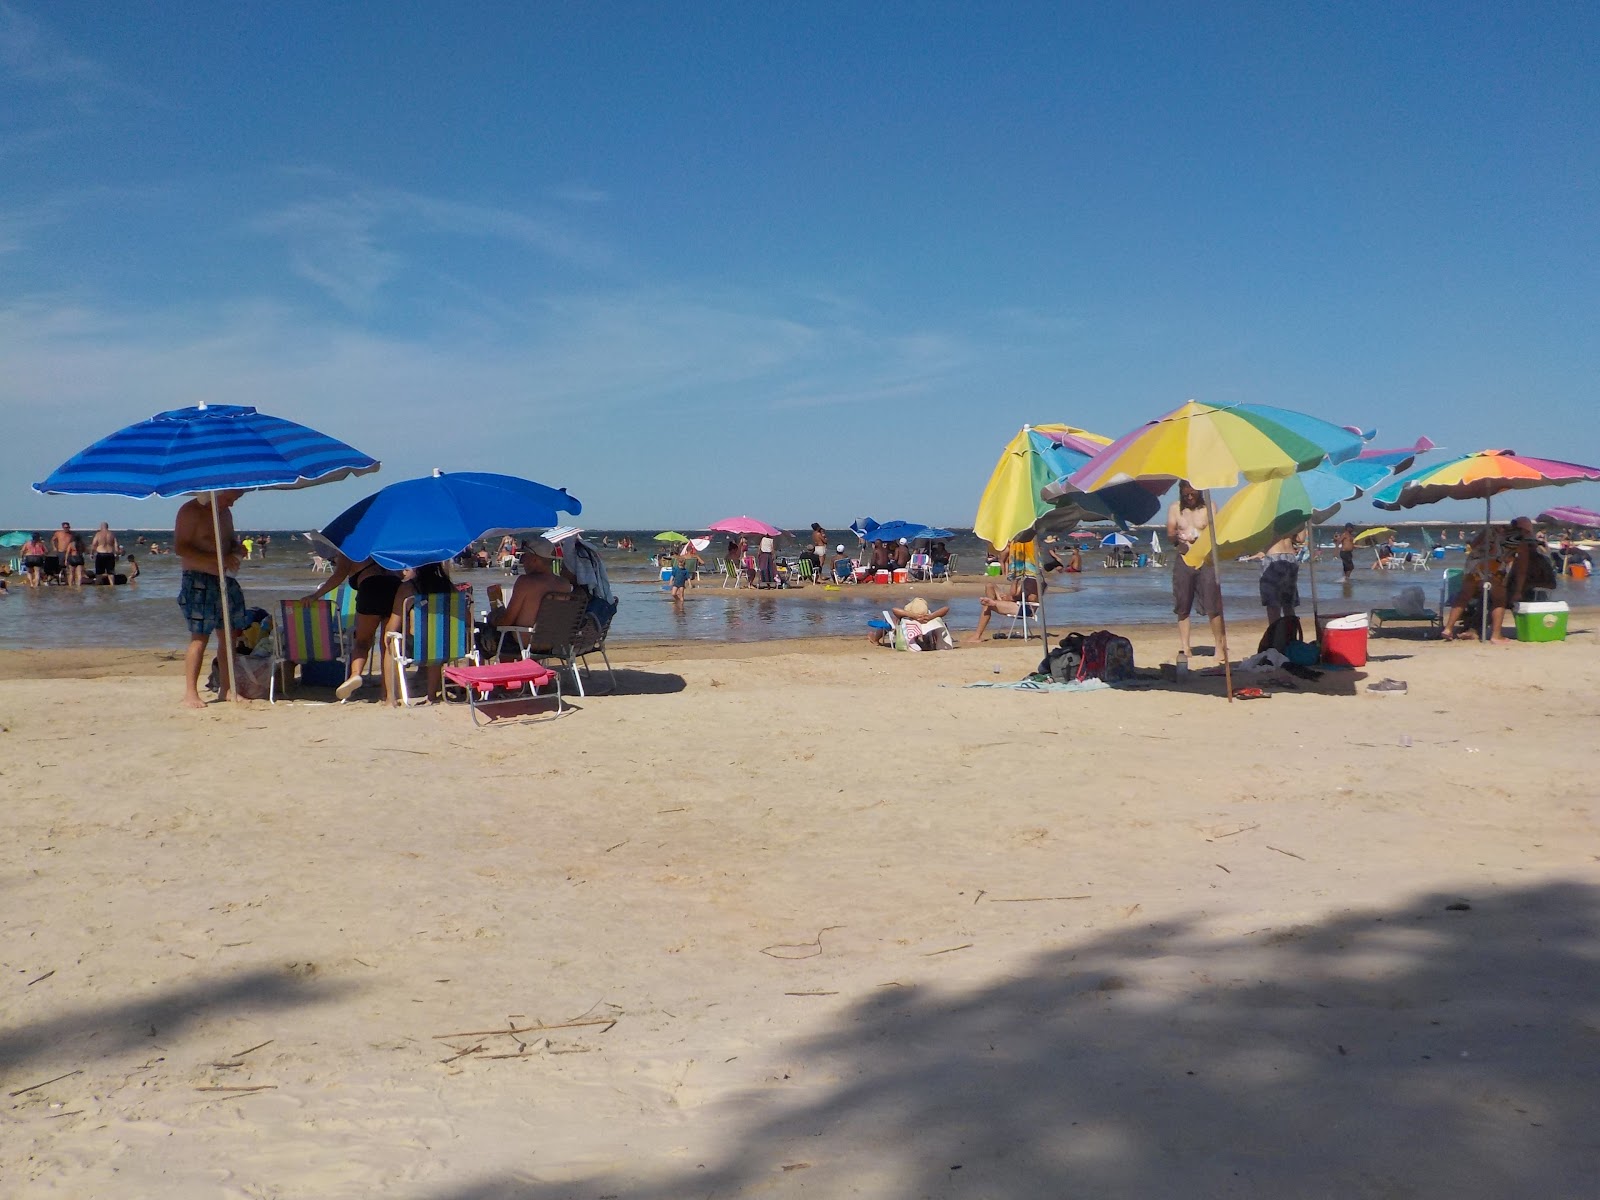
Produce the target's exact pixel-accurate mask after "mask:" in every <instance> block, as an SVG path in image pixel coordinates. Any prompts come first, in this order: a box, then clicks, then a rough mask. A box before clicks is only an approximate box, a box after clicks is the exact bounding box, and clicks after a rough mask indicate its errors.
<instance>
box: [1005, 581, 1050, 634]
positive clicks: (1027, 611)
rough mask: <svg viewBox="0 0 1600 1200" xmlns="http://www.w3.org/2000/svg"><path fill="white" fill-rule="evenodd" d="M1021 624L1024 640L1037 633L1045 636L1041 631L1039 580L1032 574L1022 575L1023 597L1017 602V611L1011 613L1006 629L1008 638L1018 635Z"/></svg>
mask: <svg viewBox="0 0 1600 1200" xmlns="http://www.w3.org/2000/svg"><path fill="white" fill-rule="evenodd" d="M1019 624H1020V625H1021V626H1022V640H1023V641H1027V640H1028V639H1029V638H1030V637H1032V636H1035V635H1038V636H1040V637H1042V636H1043V635H1042V634H1040V633H1039V581H1038V580H1037V579H1035V578H1034V577H1033V576H1031V575H1024V576H1023V577H1022V599H1021V600H1020V601H1019V602H1018V603H1017V611H1016V612H1014V613H1012V614H1011V624H1010V626H1008V627H1007V629H1006V637H1007V638H1015V637H1016V636H1017V626H1018V625H1019ZM1030 624H1031V626H1032V628H1031V629H1030Z"/></svg>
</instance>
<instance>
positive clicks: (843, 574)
mask: <svg viewBox="0 0 1600 1200" xmlns="http://www.w3.org/2000/svg"><path fill="white" fill-rule="evenodd" d="M833 581H834V582H835V583H854V582H855V581H856V565H855V563H853V562H851V561H850V560H849V559H848V558H845V559H840V560H839V561H838V562H836V563H834V564H833Z"/></svg>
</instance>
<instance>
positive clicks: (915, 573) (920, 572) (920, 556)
mask: <svg viewBox="0 0 1600 1200" xmlns="http://www.w3.org/2000/svg"><path fill="white" fill-rule="evenodd" d="M906 578H907V579H913V580H916V581H918V582H921V581H923V580H928V579H932V578H933V559H932V558H931V557H930V556H929V555H928V554H926V553H924V552H922V551H918V552H917V553H916V554H913V555H912V556H911V561H910V562H909V563H907V564H906Z"/></svg>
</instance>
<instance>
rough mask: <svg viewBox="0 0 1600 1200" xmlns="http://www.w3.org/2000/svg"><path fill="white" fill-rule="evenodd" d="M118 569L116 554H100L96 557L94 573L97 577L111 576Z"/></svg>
mask: <svg viewBox="0 0 1600 1200" xmlns="http://www.w3.org/2000/svg"><path fill="white" fill-rule="evenodd" d="M116 569H117V556H116V555H115V554H105V553H100V554H96V555H95V556H94V573H95V574H96V575H110V574H111V573H112V572H113V571H115V570H116Z"/></svg>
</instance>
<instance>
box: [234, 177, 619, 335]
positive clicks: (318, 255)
mask: <svg viewBox="0 0 1600 1200" xmlns="http://www.w3.org/2000/svg"><path fill="white" fill-rule="evenodd" d="M249 228H250V229H251V230H252V231H254V232H256V233H262V234H268V235H272V236H276V237H280V238H282V239H283V242H284V244H285V246H286V248H287V252H288V255H289V264H290V268H291V269H292V270H293V271H294V272H295V274H297V275H299V276H300V277H302V278H303V279H306V280H308V281H310V282H311V283H313V284H315V285H316V286H317V287H319V288H322V289H323V290H324V291H326V292H327V293H328V294H329V295H330V296H332V297H333V298H334V299H335V300H337V301H338V302H339V303H341V304H343V305H345V306H346V307H347V308H350V309H352V310H354V311H362V310H365V309H367V308H369V307H370V306H371V305H372V303H373V302H374V300H375V299H376V298H377V296H378V294H379V293H380V292H381V291H382V290H383V289H384V288H385V287H386V286H387V285H389V284H390V283H391V282H393V281H394V280H395V278H396V277H397V276H398V275H399V274H400V273H401V271H402V270H404V269H405V268H406V267H407V266H408V265H410V264H411V263H413V262H414V261H418V260H414V259H412V258H410V257H408V255H407V253H406V247H407V246H408V244H410V243H411V242H412V241H413V240H414V239H416V238H418V237H422V236H437V235H440V234H444V235H449V236H455V237H463V238H476V239H482V240H489V241H501V242H508V243H510V244H512V245H516V246H520V247H523V248H524V249H527V250H530V251H533V252H535V253H538V254H542V255H545V256H548V257H550V258H553V259H557V260H559V261H562V262H565V263H569V264H571V265H574V266H580V267H585V268H590V269H593V268H597V267H602V266H604V265H606V264H608V263H609V262H610V261H611V260H612V254H611V252H610V250H609V249H608V248H607V247H605V246H604V245H603V244H602V243H600V242H598V241H597V240H595V239H593V238H590V237H586V236H584V235H583V234H581V233H578V232H576V231H574V230H572V229H570V228H568V227H567V226H566V225H565V224H564V223H563V222H561V221H560V220H558V219H556V218H554V217H551V216H549V215H547V214H539V213H526V212H517V211H513V210H510V209H504V208H494V207H489V206H485V205H478V204H465V203H461V202H459V201H453V200H446V199H441V198H439V197H436V196H428V195H423V194H421V193H417V192H410V191H404V190H400V189H393V188H354V189H349V190H346V191H343V192H341V193H340V194H337V195H330V196H323V197H319V198H316V199H311V200H304V201H299V202H296V203H293V204H289V205H287V206H285V207H282V208H279V209H276V210H274V211H272V212H269V213H266V214H263V215H262V216H259V217H257V218H255V219H254V220H253V221H251V222H250V224H249Z"/></svg>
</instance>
